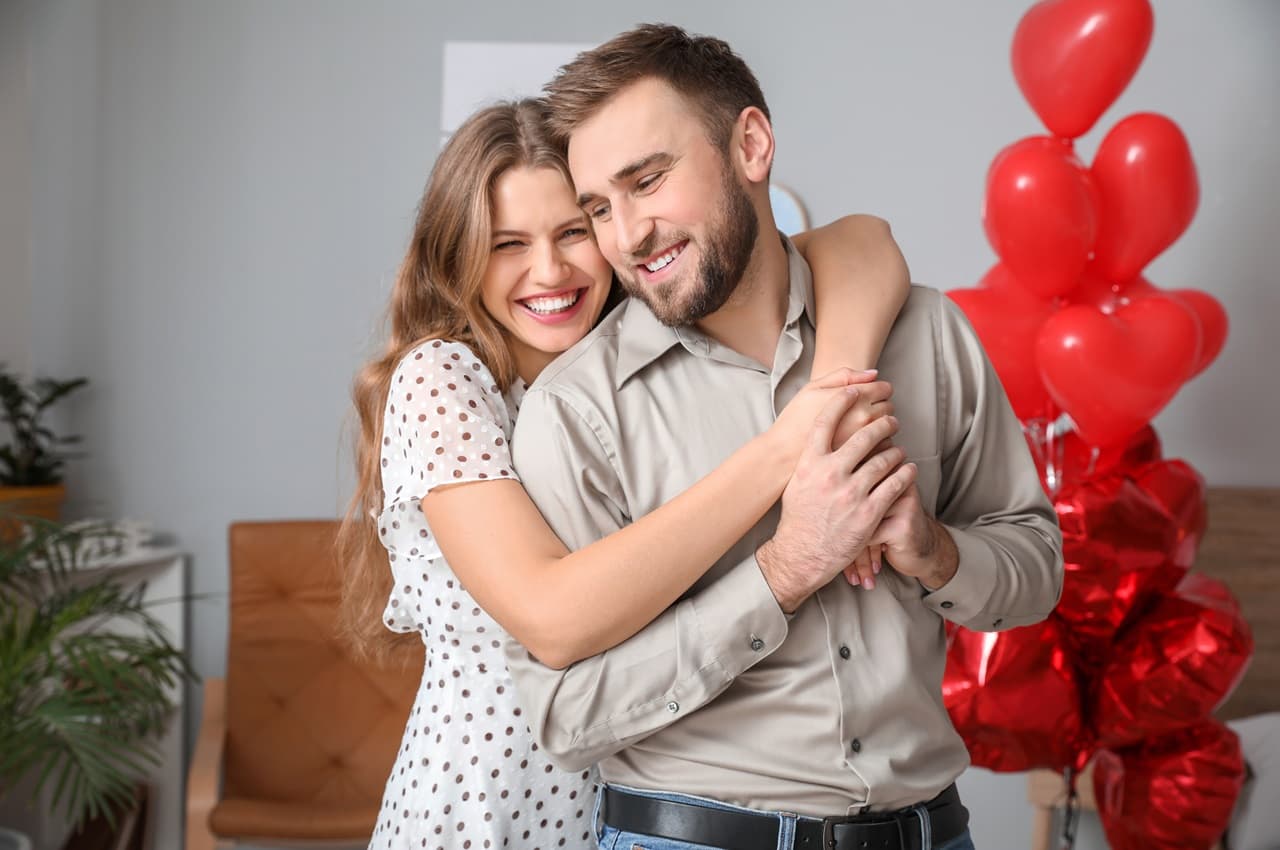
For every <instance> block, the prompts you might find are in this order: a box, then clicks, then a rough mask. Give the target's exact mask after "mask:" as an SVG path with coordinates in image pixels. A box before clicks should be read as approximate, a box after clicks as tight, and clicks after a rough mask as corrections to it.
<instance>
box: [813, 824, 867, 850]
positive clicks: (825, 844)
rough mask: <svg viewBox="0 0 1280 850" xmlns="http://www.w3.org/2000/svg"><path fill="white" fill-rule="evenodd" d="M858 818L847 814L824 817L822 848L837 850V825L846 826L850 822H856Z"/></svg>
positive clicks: (824, 849) (823, 849)
mask: <svg viewBox="0 0 1280 850" xmlns="http://www.w3.org/2000/svg"><path fill="white" fill-rule="evenodd" d="M857 820H858V819H857V818H856V817H853V816H850V815H845V816H844V817H838V818H823V819H822V850H835V846H836V827H837V826H844V825H845V824H849V823H856V822H857Z"/></svg>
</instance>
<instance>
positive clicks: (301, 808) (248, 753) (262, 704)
mask: <svg viewBox="0 0 1280 850" xmlns="http://www.w3.org/2000/svg"><path fill="white" fill-rule="evenodd" d="M337 527H338V526H337V523H336V522H333V521H286V522H237V523H233V524H232V525H231V528H230V563H231V623H230V630H229V637H228V642H227V643H228V646H227V676H226V679H225V680H222V679H206V680H205V683H204V716H203V720H202V723H201V730H200V735H199V738H198V739H197V742H196V752H195V755H194V757H193V759H192V764H191V770H190V775H189V777H188V784H187V843H186V846H187V850H207V848H213V847H225V846H229V845H230V844H232V843H234V842H236V841H245V842H250V841H251V842H253V843H256V844H288V845H298V844H326V843H329V844H347V845H350V844H355V843H362V842H365V841H367V840H368V838H369V835H370V833H372V831H373V827H374V821H375V820H376V819H377V814H378V806H379V803H380V800H381V796H382V790H383V786H384V784H385V783H386V779H387V775H388V774H389V773H390V770H391V766H392V762H393V761H394V760H395V754H396V750H397V748H398V746H399V743H400V737H401V734H402V733H403V730H404V725H405V721H406V719H407V718H408V715H409V709H410V707H411V706H412V704H413V698H414V694H415V693H416V691H417V687H418V680H419V677H420V675H421V674H420V672H419V670H420V668H419V669H409V668H396V669H383V668H377V667H374V666H371V665H369V664H367V663H364V662H360V661H357V660H355V659H354V658H353V657H352V655H351V653H350V651H349V650H348V649H346V647H344V646H343V645H342V643H341V642H340V640H339V639H338V637H337V636H336V634H335V623H336V616H337V606H338V598H339V575H338V569H337V563H336V560H335V555H334V548H333V542H334V535H335V533H336V531H337Z"/></svg>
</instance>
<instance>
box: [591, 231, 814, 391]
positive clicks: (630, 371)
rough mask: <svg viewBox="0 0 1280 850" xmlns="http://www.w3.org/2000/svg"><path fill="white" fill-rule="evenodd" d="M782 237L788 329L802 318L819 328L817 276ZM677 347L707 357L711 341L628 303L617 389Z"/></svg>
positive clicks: (633, 300)
mask: <svg viewBox="0 0 1280 850" xmlns="http://www.w3.org/2000/svg"><path fill="white" fill-rule="evenodd" d="M778 235H779V237H780V238H781V239H782V244H783V247H785V248H786V249H787V270H788V275H789V277H790V291H789V293H788V295H787V321H786V327H791V326H792V325H794V324H795V323H796V321H797V320H799V318H800V316H801V314H805V315H807V316H808V319H809V323H810V324H815V322H816V318H815V317H816V316H817V313H816V312H815V311H814V303H813V275H812V273H811V272H810V271H809V264H808V263H806V262H805V260H804V257H802V256H800V252H799V251H797V250H796V248H795V246H794V245H792V244H791V240H790V239H788V238H787V237H786V236H784V235H782V234H781V233H779V234H778ZM676 345H684V347H685V348H687V349H689V350H690V351H692V352H695V353H701V354H703V355H705V354H706V353H707V351H708V348H709V346H708V341H707V339H706V337H704V336H703V335H702V334H700V333H698V332H697V331H694V330H693V329H691V328H671V327H667V326H666V325H664V324H662V322H660V321H658V317H657V316H655V315H654V314H653V311H652V310H650V309H649V308H648V307H647V306H645V304H644V303H643V302H641V301H640V299H638V298H631V299H628V303H627V306H626V312H625V313H624V314H623V315H622V321H621V327H620V328H619V332H618V362H617V367H616V369H615V370H614V376H613V382H614V388H615V389H621V388H622V385H623V384H625V383H626V382H627V381H628V380H629V379H630V378H631V377H632V376H633V375H635V374H636V373H637V372H639V371H640V370H641V369H643V368H645V367H646V366H648V365H649V364H650V363H653V362H654V361H655V360H657V359H658V358H659V357H661V356H662V355H663V354H666V353H667V352H668V351H669V350H670V349H671V348H672V347H673V346H676Z"/></svg>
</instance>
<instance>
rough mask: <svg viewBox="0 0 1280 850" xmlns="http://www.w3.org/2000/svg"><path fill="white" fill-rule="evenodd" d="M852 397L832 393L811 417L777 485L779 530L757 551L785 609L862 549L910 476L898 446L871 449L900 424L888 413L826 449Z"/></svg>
mask: <svg viewBox="0 0 1280 850" xmlns="http://www.w3.org/2000/svg"><path fill="white" fill-rule="evenodd" d="M850 403H851V402H850V400H849V399H848V398H847V397H846V398H837V399H835V400H834V401H833V402H832V403H830V404H829V405H828V406H827V407H826V408H824V410H823V412H822V414H821V415H820V416H819V417H818V418H817V419H816V420H815V421H814V428H813V433H812V436H811V439H810V442H809V445H808V446H806V448H805V451H804V453H803V454H802V455H801V457H800V461H799V463H797V465H796V471H795V474H794V475H793V476H792V478H791V482H790V483H789V484H788V485H787V488H786V490H785V491H783V494H782V518H781V520H780V521H779V523H778V528H777V531H775V532H774V535H773V537H772V539H770V540H768V541H767V542H765V543H764V545H762V546H761V547H760V548H759V549H758V550H757V552H756V558H757V560H758V562H759V564H760V571H761V572H762V573H763V574H764V577H765V580H766V581H767V582H768V583H769V588H770V589H771V590H772V591H773V595H774V597H776V598H777V600H778V604H779V605H780V606H781V607H782V610H783V611H786V612H788V613H790V612H791V611H794V610H795V609H796V608H798V607H799V606H800V603H801V602H803V601H804V600H805V599H806V598H808V596H809V595H810V594H811V593H813V592H814V591H815V590H817V589H818V588H819V587H822V586H823V585H824V584H826V583H827V582H829V581H830V580H831V579H832V578H833V577H834V576H835V575H836V574H837V573H839V572H840V571H841V570H842V569H843V568H844V567H845V566H846V565H847V564H849V563H850V562H852V561H853V560H854V558H855V557H856V556H857V555H858V553H860V552H862V551H863V550H864V549H866V547H867V546H868V545H869V544H870V543H871V542H872V535H873V533H874V532H875V530H876V528H878V527H879V526H880V525H881V520H882V519H883V518H884V517H885V515H886V513H887V512H888V511H889V509H890V508H891V507H892V506H893V505H894V504H895V503H896V502H897V501H898V499H899V497H900V496H901V495H902V494H903V493H904V492H906V490H907V488H908V487H909V486H910V485H911V484H912V482H914V480H915V472H916V470H915V466H913V465H907V466H901V463H902V460H903V458H904V457H905V456H906V455H905V453H904V452H903V450H902V449H900V448H898V447H896V446H890V447H888V448H885V449H879V450H878V449H877V447H878V446H879V445H880V444H881V443H882V442H884V441H886V440H888V439H890V438H891V437H892V436H893V434H894V433H896V432H897V430H898V420H897V419H895V418H894V417H892V416H886V417H881V418H878V419H875V420H874V421H872V422H870V423H868V424H867V425H864V426H863V427H861V428H859V429H858V431H857V432H855V433H854V435H853V436H852V437H850V438H849V439H848V440H847V441H846V442H844V443H843V444H841V445H840V446H839V448H836V449H834V450H833V449H832V438H833V436H834V434H835V430H836V427H837V425H838V423H839V422H840V419H841V417H842V416H843V415H844V413H845V412H846V410H847V409H848V407H849V405H850Z"/></svg>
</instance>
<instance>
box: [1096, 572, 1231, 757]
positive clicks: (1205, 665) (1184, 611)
mask: <svg viewBox="0 0 1280 850" xmlns="http://www.w3.org/2000/svg"><path fill="white" fill-rule="evenodd" d="M1252 655H1253V637H1252V634H1251V633H1250V631H1249V625H1248V623H1246V622H1245V620H1244V617H1243V616H1241V614H1240V603H1239V602H1237V601H1236V598H1235V596H1234V595H1233V594H1232V593H1231V591H1230V590H1229V589H1228V588H1227V586H1226V585H1224V584H1222V583H1221V582H1219V581H1218V580H1217V579H1213V578H1210V577H1208V576H1205V575H1200V574H1198V573H1190V574H1188V575H1187V576H1186V577H1185V578H1183V579H1182V581H1181V582H1180V583H1179V584H1178V587H1177V588H1176V589H1175V590H1174V592H1173V593H1172V594H1170V595H1169V596H1166V597H1165V598H1163V599H1161V600H1160V601H1159V602H1158V603H1157V604H1156V605H1155V606H1154V607H1153V608H1152V609H1151V610H1150V611H1149V612H1147V613H1146V615H1144V616H1143V617H1142V618H1141V619H1140V620H1137V621H1136V622H1134V623H1133V625H1131V626H1130V627H1129V629H1128V630H1127V631H1126V632H1125V634H1124V636H1123V637H1121V638H1120V640H1119V641H1117V642H1116V644H1115V646H1114V648H1113V651H1112V653H1111V657H1110V660H1109V661H1108V663H1107V666H1106V668H1105V669H1104V670H1103V671H1102V676H1101V677H1100V678H1099V681H1098V683H1097V686H1096V687H1095V697H1094V699H1095V701H1094V705H1093V709H1092V711H1090V713H1089V716H1090V717H1091V718H1092V720H1093V724H1094V727H1095V729H1096V731H1097V733H1098V743H1099V744H1100V745H1101V746H1104V747H1110V748H1115V747H1125V746H1129V745H1131V744H1136V743H1138V742H1140V741H1142V740H1143V739H1146V738H1155V737H1159V736H1162V735H1168V734H1170V733H1172V732H1176V731H1178V730H1179V729H1183V728H1186V727H1188V726H1191V725H1193V724H1195V723H1196V722H1198V721H1200V720H1203V719H1204V718H1205V717H1207V716H1208V715H1209V713H1210V712H1211V711H1213V709H1214V708H1215V707H1217V706H1218V705H1219V704H1220V703H1221V702H1222V701H1223V700H1224V699H1225V698H1226V697H1227V695H1228V694H1229V693H1231V691H1232V690H1233V689H1234V688H1235V686H1236V684H1237V683H1239V681H1240V677H1241V675H1243V673H1244V668H1245V664H1246V663H1247V662H1248V661H1249V658H1250V657H1251V656H1252Z"/></svg>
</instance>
